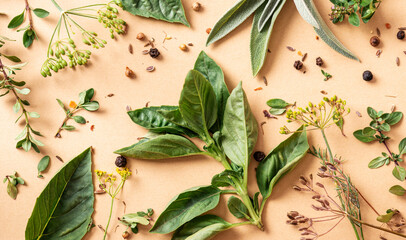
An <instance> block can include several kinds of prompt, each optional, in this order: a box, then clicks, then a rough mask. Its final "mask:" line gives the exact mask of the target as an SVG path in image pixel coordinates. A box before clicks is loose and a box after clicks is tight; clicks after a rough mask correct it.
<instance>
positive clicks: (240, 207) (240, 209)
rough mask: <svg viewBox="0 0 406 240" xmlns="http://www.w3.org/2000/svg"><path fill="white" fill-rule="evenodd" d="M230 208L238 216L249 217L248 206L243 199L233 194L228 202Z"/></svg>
mask: <svg viewBox="0 0 406 240" xmlns="http://www.w3.org/2000/svg"><path fill="white" fill-rule="evenodd" d="M227 206H228V210H229V211H230V212H231V214H233V215H234V217H236V218H246V219H249V218H250V217H249V214H248V208H247V207H246V206H245V205H244V203H243V202H242V201H241V199H239V198H236V197H234V196H231V197H230V198H229V199H228V202H227Z"/></svg>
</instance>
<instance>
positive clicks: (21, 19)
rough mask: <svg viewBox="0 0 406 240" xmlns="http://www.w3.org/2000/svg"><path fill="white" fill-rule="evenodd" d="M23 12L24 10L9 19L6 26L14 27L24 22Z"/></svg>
mask: <svg viewBox="0 0 406 240" xmlns="http://www.w3.org/2000/svg"><path fill="white" fill-rule="evenodd" d="M24 13H25V10H24V11H23V12H22V13H21V14H20V15H17V16H15V17H14V18H13V19H11V21H10V23H9V24H8V26H7V27H8V28H16V27H18V26H20V25H21V24H22V23H23V22H24Z"/></svg>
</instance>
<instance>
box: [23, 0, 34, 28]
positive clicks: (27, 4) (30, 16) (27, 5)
mask: <svg viewBox="0 0 406 240" xmlns="http://www.w3.org/2000/svg"><path fill="white" fill-rule="evenodd" d="M25 10H26V12H27V14H28V21H29V23H30V29H33V28H34V23H33V21H32V13H31V8H30V4H29V3H28V0H25Z"/></svg>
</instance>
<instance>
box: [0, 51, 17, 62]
mask: <svg viewBox="0 0 406 240" xmlns="http://www.w3.org/2000/svg"><path fill="white" fill-rule="evenodd" d="M1 56H3V57H5V58H7V59H8V60H10V61H12V62H16V63H18V62H21V59H19V58H18V57H16V56H7V55H5V54H3V53H2V54H1Z"/></svg>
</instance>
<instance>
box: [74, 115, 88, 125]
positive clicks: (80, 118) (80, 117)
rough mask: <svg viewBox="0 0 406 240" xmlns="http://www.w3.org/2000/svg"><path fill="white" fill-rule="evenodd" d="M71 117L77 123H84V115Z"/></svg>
mask: <svg viewBox="0 0 406 240" xmlns="http://www.w3.org/2000/svg"><path fill="white" fill-rule="evenodd" d="M72 118H73V120H75V122H77V123H80V124H85V123H86V119H85V118H84V117H82V116H73V117H72Z"/></svg>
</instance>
